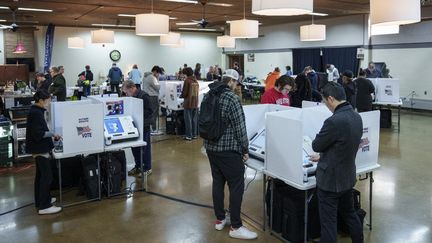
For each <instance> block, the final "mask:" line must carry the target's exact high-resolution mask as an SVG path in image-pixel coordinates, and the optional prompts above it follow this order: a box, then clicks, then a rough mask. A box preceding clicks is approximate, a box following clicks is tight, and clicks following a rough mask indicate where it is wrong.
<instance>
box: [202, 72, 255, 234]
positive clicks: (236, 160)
mask: <svg viewBox="0 0 432 243" xmlns="http://www.w3.org/2000/svg"><path fill="white" fill-rule="evenodd" d="M238 80H239V74H238V72H237V71H235V70H233V69H228V70H226V72H225V74H224V75H223V76H222V81H221V82H214V83H212V84H210V85H209V87H210V89H217V90H224V91H222V93H221V94H220V97H219V109H220V112H221V120H223V121H227V128H226V130H225V131H224V133H223V135H222V137H221V138H220V139H219V140H217V141H210V140H204V147H205V148H206V151H207V156H208V158H209V161H210V168H211V171H212V178H213V186H212V187H213V189H212V190H213V193H212V194H213V205H214V212H215V216H216V224H215V229H216V230H223V228H224V227H225V225H226V224H227V219H226V218H225V210H224V188H225V183H226V182H228V188H229V192H230V193H229V197H230V199H229V202H230V205H229V208H230V215H231V216H230V219H231V220H230V221H231V230H230V232H229V235H230V236H231V237H233V238H238V239H255V238H257V234H256V233H255V232H252V231H250V230H249V229H247V228H246V227H244V226H243V224H242V221H241V218H240V212H241V204H242V199H243V192H244V178H243V175H244V171H245V167H244V162H245V161H246V160H248V158H249V149H248V147H249V140H248V137H247V132H246V122H245V115H244V112H243V107H242V106H241V104H240V100H239V97H238V96H236V94H234V92H233V91H234V89H235V88H236V87H237V82H238Z"/></svg>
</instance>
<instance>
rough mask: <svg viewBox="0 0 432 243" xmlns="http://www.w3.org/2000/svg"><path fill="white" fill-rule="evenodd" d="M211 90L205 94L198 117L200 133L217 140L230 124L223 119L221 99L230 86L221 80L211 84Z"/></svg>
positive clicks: (207, 138) (208, 138)
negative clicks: (220, 105)
mask: <svg viewBox="0 0 432 243" xmlns="http://www.w3.org/2000/svg"><path fill="white" fill-rule="evenodd" d="M209 87H210V91H209V92H208V93H207V94H205V95H204V98H203V100H202V102H201V106H200V113H199V117H198V126H199V134H200V136H201V137H202V138H203V139H206V140H209V141H213V142H216V141H218V140H219V139H220V138H221V137H222V135H223V133H224V132H225V130H226V128H227V127H228V125H227V124H226V122H225V121H222V119H221V110H220V107H219V99H220V96H221V94H223V93H224V92H226V91H227V90H228V88H227V87H226V86H225V85H223V83H221V82H216V83H213V84H211V85H209Z"/></svg>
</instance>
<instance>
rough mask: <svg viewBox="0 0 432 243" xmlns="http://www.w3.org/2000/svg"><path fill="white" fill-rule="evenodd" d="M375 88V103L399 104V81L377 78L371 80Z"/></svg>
mask: <svg viewBox="0 0 432 243" xmlns="http://www.w3.org/2000/svg"><path fill="white" fill-rule="evenodd" d="M371 81H372V83H373V84H374V86H375V101H376V102H388V103H398V102H399V99H400V84H399V79H393V78H376V79H371Z"/></svg>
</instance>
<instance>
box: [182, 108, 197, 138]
mask: <svg viewBox="0 0 432 243" xmlns="http://www.w3.org/2000/svg"><path fill="white" fill-rule="evenodd" d="M184 119H185V129H186V137H189V138H193V137H196V136H197V135H198V133H197V130H198V108H194V109H184Z"/></svg>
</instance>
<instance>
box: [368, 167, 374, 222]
mask: <svg viewBox="0 0 432 243" xmlns="http://www.w3.org/2000/svg"><path fill="white" fill-rule="evenodd" d="M369 176H370V178H369V230H372V195H373V193H372V187H373V183H374V179H373V171H371V172H370V173H369Z"/></svg>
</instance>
